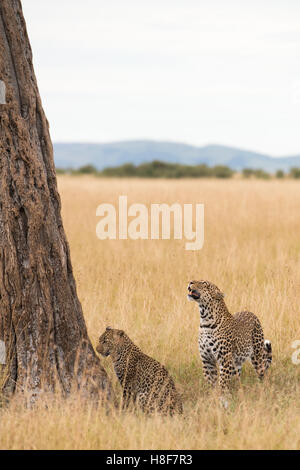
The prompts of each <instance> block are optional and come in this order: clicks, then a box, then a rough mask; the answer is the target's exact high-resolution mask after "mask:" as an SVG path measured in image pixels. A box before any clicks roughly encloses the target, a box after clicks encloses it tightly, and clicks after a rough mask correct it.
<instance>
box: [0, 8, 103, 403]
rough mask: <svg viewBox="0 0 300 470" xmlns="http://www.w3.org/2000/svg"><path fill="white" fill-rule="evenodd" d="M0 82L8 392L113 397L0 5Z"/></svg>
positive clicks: (36, 108) (29, 74)
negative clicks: (0, 94)
mask: <svg viewBox="0 0 300 470" xmlns="http://www.w3.org/2000/svg"><path fill="white" fill-rule="evenodd" d="M0 80H2V81H3V82H4V83H5V85H6V104H0V340H2V341H4V344H5V347H6V363H7V372H8V373H7V377H6V380H5V385H4V388H5V390H6V391H7V392H9V393H11V392H15V391H22V392H23V391H25V390H26V391H28V392H29V393H30V396H31V398H32V397H34V396H36V395H37V394H39V393H40V392H41V391H47V392H49V391H50V392H52V391H54V390H57V388H61V390H62V392H63V393H64V394H68V393H70V391H72V390H73V387H75V389H80V390H82V391H84V392H85V393H86V394H88V395H89V396H90V395H93V396H99V393H100V395H101V396H107V395H111V386H110V383H109V381H108V378H107V375H106V372H105V370H104V369H103V367H102V366H101V364H100V360H99V358H98V357H97V356H96V354H95V352H94V350H93V347H92V345H91V342H90V340H89V338H88V335H87V330H86V325H85V321H84V318H83V314H82V309H81V305H80V302H79V300H78V297H77V293H76V285H75V281H74V277H73V272H72V266H71V261H70V252H69V246H68V243H67V240H66V236H65V232H64V228H63V224H62V219H61V205H60V198H59V194H58V191H57V183H56V174H55V168H54V162H53V149H52V144H51V140H50V136H49V129H48V122H47V120H46V117H45V114H44V111H43V108H42V104H41V99H40V95H39V91H38V87H37V82H36V78H35V74H34V70H33V65H32V53H31V47H30V43H29V40H28V36H27V31H26V25H25V21H24V18H23V13H22V7H21V2H20V1H19V0H0ZM2 85H3V83H2ZM2 345H3V343H2ZM57 384H59V387H58V385H57ZM103 391H104V392H103Z"/></svg>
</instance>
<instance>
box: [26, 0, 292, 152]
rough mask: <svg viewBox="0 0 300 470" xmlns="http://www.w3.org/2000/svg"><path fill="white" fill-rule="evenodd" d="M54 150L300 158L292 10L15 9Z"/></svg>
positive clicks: (92, 4) (133, 4)
mask: <svg viewBox="0 0 300 470" xmlns="http://www.w3.org/2000/svg"><path fill="white" fill-rule="evenodd" d="M22 4H23V10H24V15H25V19H26V22H27V28H28V32H29V37H30V40H31V45H32V49H33V55H34V65H35V72H36V75H37V78H38V83H39V88H40V93H41V96H42V100H43V104H44V108H45V111H46V114H47V117H48V119H49V121H50V130H51V135H52V139H53V140H54V141H64V142H66V141H73V142H76V141H84V142H111V141H117V140H127V139H144V138H149V139H157V140H171V141H180V142H186V143H191V144H196V145H205V144H210V143H218V144H225V145H232V146H238V147H242V148H247V149H251V150H257V151H261V152H264V153H268V154H271V155H274V156H279V155H288V154H296V153H298V154H299V153H300V139H299V129H300V1H299V0H280V1H279V0H264V1H261V0H244V1H241V0H236V1H234V0H226V1H224V0H205V1H204V0H84V1H82V0H51V1H47V0H22Z"/></svg>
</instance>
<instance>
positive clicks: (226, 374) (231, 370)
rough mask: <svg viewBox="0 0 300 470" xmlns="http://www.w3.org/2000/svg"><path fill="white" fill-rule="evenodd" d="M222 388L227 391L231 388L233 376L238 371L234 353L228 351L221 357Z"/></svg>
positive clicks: (220, 381)
mask: <svg viewBox="0 0 300 470" xmlns="http://www.w3.org/2000/svg"><path fill="white" fill-rule="evenodd" d="M219 364H220V379H219V383H220V388H221V391H222V392H226V391H227V390H228V388H229V384H230V380H231V378H232V377H233V376H234V375H235V374H236V373H237V369H236V367H235V364H234V361H233V357H232V353H228V354H226V355H224V356H222V357H221V358H220V361H219Z"/></svg>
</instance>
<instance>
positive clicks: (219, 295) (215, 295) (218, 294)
mask: <svg viewBox="0 0 300 470" xmlns="http://www.w3.org/2000/svg"><path fill="white" fill-rule="evenodd" d="M224 297H225V294H223V292H220V291H218V292H215V293H214V298H215V299H216V300H221V299H224Z"/></svg>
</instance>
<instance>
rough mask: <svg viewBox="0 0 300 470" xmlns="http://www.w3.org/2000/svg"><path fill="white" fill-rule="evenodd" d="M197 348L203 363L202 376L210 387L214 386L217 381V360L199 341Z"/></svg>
mask: <svg viewBox="0 0 300 470" xmlns="http://www.w3.org/2000/svg"><path fill="white" fill-rule="evenodd" d="M199 349H200V356H201V359H202V364H203V375H204V378H205V380H206V381H207V382H208V383H209V384H210V385H211V386H212V387H214V386H215V385H216V383H217V381H218V369H217V361H216V359H215V358H214V356H213V355H212V353H211V351H210V350H208V349H207V348H206V347H205V346H204V345H203V344H202V343H201V342H200V341H199Z"/></svg>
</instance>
